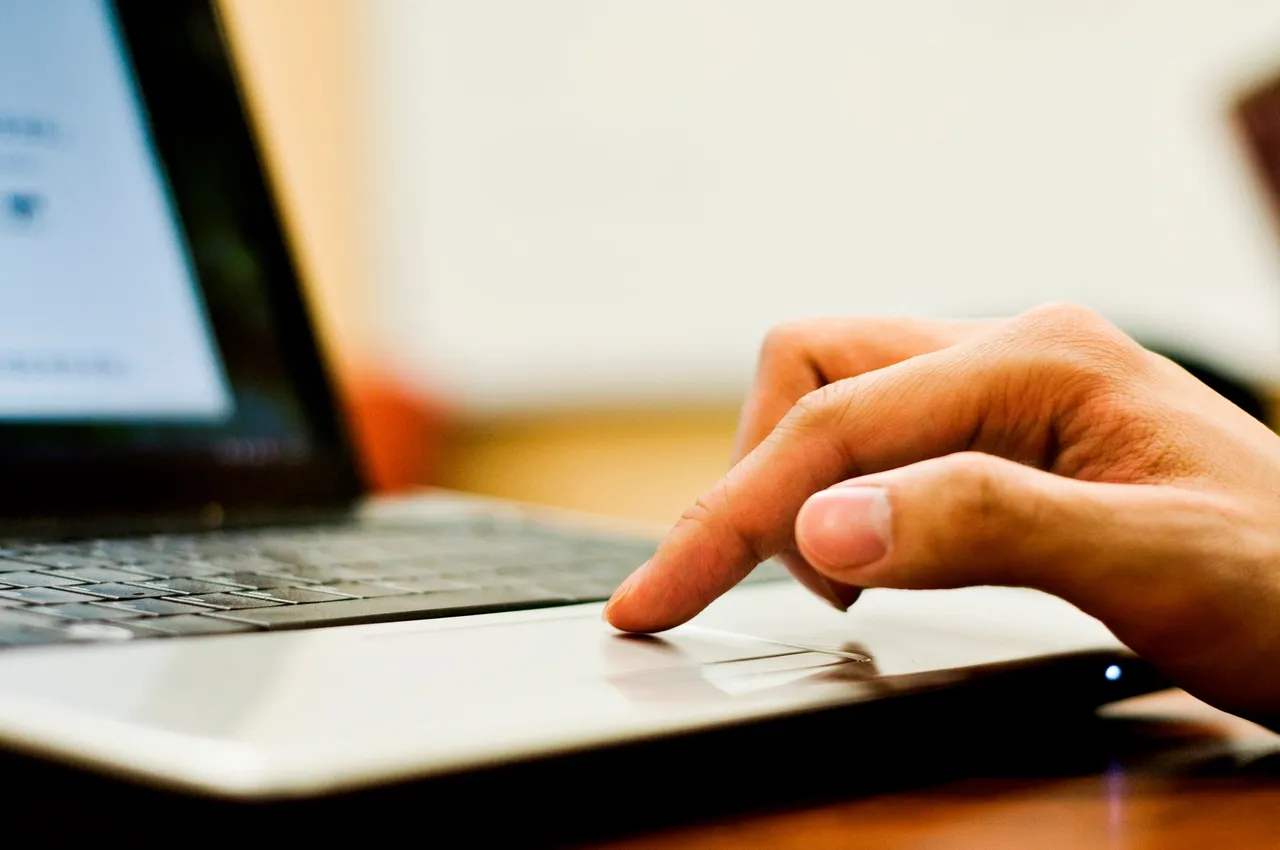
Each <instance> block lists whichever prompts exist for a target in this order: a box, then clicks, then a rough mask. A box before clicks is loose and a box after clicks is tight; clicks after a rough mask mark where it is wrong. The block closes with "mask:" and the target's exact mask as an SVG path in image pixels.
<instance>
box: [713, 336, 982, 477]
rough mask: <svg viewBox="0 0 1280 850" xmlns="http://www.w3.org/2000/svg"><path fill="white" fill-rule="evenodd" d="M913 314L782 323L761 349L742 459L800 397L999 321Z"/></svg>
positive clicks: (742, 431) (738, 453)
mask: <svg viewBox="0 0 1280 850" xmlns="http://www.w3.org/2000/svg"><path fill="white" fill-rule="evenodd" d="M998 321H1004V320H990V321H976V320H975V321H930V320H927V319H908V318H847V319H844V318H841V319H812V320H806V321H799V322H790V323H787V324H784V325H779V326H778V327H776V328H774V329H773V330H772V331H770V332H769V335H768V336H767V337H766V338H765V342H764V345H763V346H761V349H760V362H759V364H758V366H757V368H756V377H755V380H754V382H753V385H752V387H751V390H750V391H749V393H748V395H747V400H746V403H745V404H744V405H743V409H742V416H741V418H740V420H739V422H738V432H737V436H736V438H735V440H734V448H733V462H734V463H737V462H738V461H739V460H741V459H742V458H743V457H745V456H746V455H747V453H748V452H750V451H751V450H752V449H754V448H755V447H756V446H757V445H759V444H760V442H761V441H762V440H763V439H764V438H765V437H767V436H768V435H769V434H770V432H772V431H773V429H774V428H775V427H777V425H778V423H779V422H781V421H782V418H783V417H784V416H786V415H787V412H788V411H790V410H791V408H792V407H794V406H795V404H796V402H798V401H799V400H800V399H801V398H803V397H804V396H806V395H808V394H809V393H811V392H813V391H814V390H816V389H818V388H820V387H823V386H826V385H827V384H830V383H833V382H835V381H839V380H843V379H844V378H853V377H857V376H858V375H862V374H865V373H867V372H873V371H875V370H876V369H883V368H885V367H886V366H892V365H894V364H895V363H901V362H902V361H903V360H908V359H910V358H912V357H916V356H918V355H921V354H929V353H931V352H934V351H938V350H941V349H943V348H948V347H950V346H952V345H955V344H956V343H958V342H963V341H965V340H968V339H972V338H974V337H975V336H978V335H980V334H982V333H984V332H987V331H989V330H991V328H992V327H993V326H994V325H995V324H996V323H997V322H998Z"/></svg>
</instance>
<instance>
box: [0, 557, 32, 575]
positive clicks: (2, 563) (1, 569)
mask: <svg viewBox="0 0 1280 850" xmlns="http://www.w3.org/2000/svg"><path fill="white" fill-rule="evenodd" d="M34 569H36V567H35V566H34V565H33V564H32V563H31V562H30V561H13V560H9V559H8V558H0V575H3V574H5V573H16V572H30V571H31V570H34Z"/></svg>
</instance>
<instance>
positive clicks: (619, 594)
mask: <svg viewBox="0 0 1280 850" xmlns="http://www.w3.org/2000/svg"><path fill="white" fill-rule="evenodd" d="M648 566H649V562H648V561H645V562H644V563H643V564H641V565H640V566H639V567H637V568H636V570H635V572H633V573H632V574H631V575H629V576H627V578H626V580H624V581H623V582H622V584H620V585H618V589H617V590H615V591H614V592H613V595H612V596H610V597H609V601H608V602H606V603H605V604H604V610H603V611H601V612H600V619H602V620H604V621H605V622H606V623H607V622H609V612H610V611H611V610H613V606H615V605H617V604H618V602H620V601H621V600H623V599H624V598H626V596H627V595H628V594H629V593H631V587H632V585H634V584H635V582H636V577H637V576H639V575H640V574H641V573H643V572H644V571H645V568H646V567H648Z"/></svg>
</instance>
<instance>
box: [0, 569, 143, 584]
mask: <svg viewBox="0 0 1280 850" xmlns="http://www.w3.org/2000/svg"><path fill="white" fill-rule="evenodd" d="M50 575H55V576H58V577H59V578H65V579H66V580H67V581H68V582H71V581H77V582H85V583H90V582H92V583H102V582H120V581H139V580H140V579H139V576H138V574H137V573H133V572H126V571H125V570H121V569H113V568H112V567H73V568H71V569H65V570H57V571H55V572H52V573H50ZM5 580H6V581H8V580H9V577H8V576H5ZM47 586H52V585H47Z"/></svg>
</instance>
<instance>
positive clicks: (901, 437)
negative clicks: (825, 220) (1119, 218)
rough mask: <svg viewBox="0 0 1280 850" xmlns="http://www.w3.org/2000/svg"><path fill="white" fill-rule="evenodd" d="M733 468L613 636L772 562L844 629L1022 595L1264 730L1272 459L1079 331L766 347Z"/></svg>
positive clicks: (635, 585)
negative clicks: (827, 607) (1047, 603)
mask: <svg viewBox="0 0 1280 850" xmlns="http://www.w3.org/2000/svg"><path fill="white" fill-rule="evenodd" d="M737 454H738V456H739V458H740V460H738V462H737V464H736V465H735V466H734V467H733V469H732V470H731V471H730V472H729V474H728V475H727V476H725V478H724V479H722V480H721V481H720V482H719V483H718V484H716V485H715V487H713V488H712V489H711V490H710V491H709V492H707V493H706V494H704V495H703V496H702V497H701V498H700V499H698V501H697V503H696V504H695V505H694V506H693V507H691V508H690V509H689V510H687V511H686V512H685V513H684V515H683V517H682V518H681V519H680V521H679V522H678V523H677V524H676V526H675V527H674V528H673V529H672V530H671V532H670V534H669V535H668V537H667V538H666V540H665V541H663V543H662V545H661V546H660V547H659V549H658V551H657V553H656V554H655V555H654V557H653V558H652V559H651V560H650V561H649V562H648V563H646V564H645V565H644V566H642V567H641V568H640V569H639V570H637V571H636V573H635V574H634V575H632V576H631V577H630V578H629V579H628V580H627V581H626V582H625V583H624V584H623V585H622V587H620V588H619V589H618V591H617V592H616V593H615V594H614V596H613V598H612V599H611V600H610V602H609V606H608V607H607V609H606V617H607V619H608V620H609V622H610V623H612V624H613V625H614V626H616V627H617V628H619V629H623V630H626V631H637V632H651V631H658V630H661V629H666V628H670V627H672V626H675V625H677V624H679V623H682V622H684V621H685V620H688V619H689V618H690V617H692V616H693V615H694V614H696V613H698V612H699V611H700V610H702V609H703V608H704V607H705V606H706V605H707V604H709V603H710V602H711V601H712V600H713V599H715V598H716V597H717V596H719V595H720V594H721V593H724V592H725V591H726V590H728V589H729V588H730V587H732V586H733V585H734V584H736V583H737V582H738V581H739V580H740V579H742V578H743V577H744V576H745V575H746V574H747V573H749V572H750V571H751V570H752V568H754V567H755V565H756V564H757V563H759V562H760V561H762V560H764V559H766V558H769V557H773V556H775V555H781V556H782V557H783V559H784V561H785V562H786V563H787V565H788V566H789V568H790V569H791V570H792V572H793V574H795V575H796V577H797V578H798V579H799V580H800V581H801V582H802V583H803V584H805V586H807V587H808V588H810V589H811V590H813V591H815V592H817V593H818V594H819V595H821V596H823V597H824V598H826V599H828V600H829V601H831V602H832V603H833V604H835V605H837V606H838V607H841V608H846V607H848V605H849V604H851V603H852V602H853V600H854V599H855V598H856V597H857V594H858V592H859V590H860V589H861V588H865V587H900V588H947V587H959V586H964V585H992V584H994V585H1014V586H1026V587H1034V588H1039V589H1041V590H1045V591H1048V592H1050V593H1053V594H1056V595H1058V596H1061V597H1063V598H1064V599H1066V600H1068V601H1069V602H1072V603H1073V604H1075V605H1076V606H1077V607H1079V608H1081V609H1082V610H1084V611H1086V612H1087V613H1089V614H1092V615H1094V616H1096V617H1098V618H1099V619H1100V620H1102V621H1103V622H1104V623H1106V624H1107V625H1108V626H1109V627H1110V628H1111V630H1112V631H1113V632H1114V633H1115V634H1116V636H1117V637H1118V638H1120V639H1121V640H1122V641H1124V642H1125V643H1126V644H1127V645H1128V646H1129V647H1130V648H1132V649H1133V650H1134V651H1135V652H1138V653H1139V654H1141V655H1143V656H1144V657H1146V658H1147V659H1148V660H1150V661H1151V662H1153V663H1154V664H1155V665H1156V666H1157V667H1158V668H1159V669H1161V670H1162V671H1163V672H1164V674H1165V675H1166V676H1168V677H1170V679H1171V680H1172V681H1174V682H1176V683H1178V684H1179V685H1181V686H1183V687H1185V688H1187V689H1188V690H1190V691H1191V692H1193V693H1195V694H1197V695H1198V696H1200V697H1202V698H1203V699H1206V700H1208V701H1210V702H1214V703H1216V704H1218V705H1220V706H1222V707H1224V708H1228V709H1231V710H1236V711H1240V712H1242V713H1246V714H1248V713H1251V714H1253V715H1255V716H1258V715H1276V714H1277V713H1280V437H1277V436H1276V435H1275V434H1274V433H1272V432H1271V431H1270V430H1269V429H1267V428H1266V427H1265V426H1264V425H1263V424H1261V423H1259V422H1258V421H1257V420H1255V419H1253V418H1252V417H1251V416H1249V415H1248V414H1246V413H1244V412H1243V411H1242V410H1240V409H1239V408H1237V407H1236V406H1234V405H1233V404H1231V403H1230V402H1228V401H1226V400H1225V399H1223V398H1222V397H1221V396H1219V395H1217V394H1216V393H1214V392H1213V391H1212V390H1210V389H1209V388H1208V387H1206V386H1205V385H1204V384H1202V383H1200V382H1199V381H1197V380H1196V379H1195V378H1193V377H1192V376H1191V375H1189V374H1188V373H1187V372H1186V371H1184V370H1183V369H1181V368H1180V367H1178V366H1177V365H1175V364H1174V363H1172V362H1171V361H1169V360H1167V359H1165V358H1163V357H1160V356H1158V355H1156V354H1153V353H1151V352H1149V351H1147V350H1145V349H1143V348H1142V347H1140V346H1139V345H1137V344H1136V343H1135V342H1133V341H1132V340H1131V339H1129V338H1128V337H1126V336H1125V335H1124V334H1122V333H1121V332H1120V331H1119V330H1117V329H1116V328H1115V327H1113V326H1112V325H1110V324H1108V323H1107V322H1105V321H1104V320H1103V319H1101V318H1099V317H1098V316H1096V315H1094V314H1092V313H1090V312H1088V311H1086V310H1083V309H1081V308H1077V307H1070V306H1049V307H1042V308H1039V309H1036V310H1033V311H1031V312H1029V313H1026V314H1024V315H1021V316H1018V317H1017V318H1014V319H1009V320H1002V321H992V322H970V323H947V322H927V321H914V320H901V319H835V320H824V321H816V322H810V323H801V324H795V325H789V326H784V327H783V328H781V329H779V330H777V331H775V332H774V333H773V334H771V335H770V337H769V339H768V341H767V342H766V344H765V347H764V351H763V354H762V356H761V362H760V368H759V374H758V376H757V380H756V384H755V386H754V388H753V390H752V392H751V395H750V398H749V400H748V402H747V405H746V408H745V410H744V412H743V417H742V423H741V427H740V430H739V437H738V443H737Z"/></svg>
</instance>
